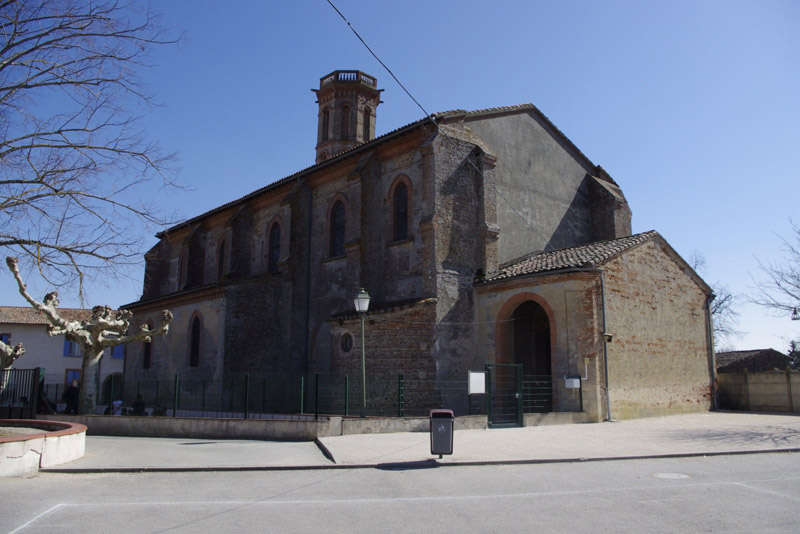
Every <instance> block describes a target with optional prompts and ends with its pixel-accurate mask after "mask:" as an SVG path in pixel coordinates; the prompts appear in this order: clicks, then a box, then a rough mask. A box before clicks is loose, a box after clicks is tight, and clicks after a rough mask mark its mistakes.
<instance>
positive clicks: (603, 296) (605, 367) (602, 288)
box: [598, 269, 611, 421]
mask: <svg viewBox="0 0 800 534" xmlns="http://www.w3.org/2000/svg"><path fill="white" fill-rule="evenodd" d="M598 272H599V273H600V302H601V306H602V308H603V333H602V334H601V336H602V338H603V371H604V372H603V374H604V375H605V386H606V411H607V412H608V421H611V392H610V391H609V389H608V340H606V336H605V334H606V332H608V330H607V329H606V287H605V283H604V282H603V270H602V269H598Z"/></svg>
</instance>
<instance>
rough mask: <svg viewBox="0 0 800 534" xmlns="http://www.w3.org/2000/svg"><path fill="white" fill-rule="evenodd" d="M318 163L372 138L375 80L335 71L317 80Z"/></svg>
mask: <svg viewBox="0 0 800 534" xmlns="http://www.w3.org/2000/svg"><path fill="white" fill-rule="evenodd" d="M312 91H314V93H316V95H317V104H319V118H318V122H317V160H316V161H317V163H320V162H322V161H325V160H326V159H328V158H330V157H333V156H335V155H336V154H338V153H340V152H343V151H345V150H347V149H349V148H353V147H354V146H356V145H360V144H361V143H364V142H366V141H371V140H372V139H374V138H375V118H376V114H375V110H376V109H377V107H378V104H380V103H381V92H382V91H383V89H378V80H376V79H375V78H373V77H372V76H370V75H369V74H364V73H363V72H361V71H359V70H337V71H334V72H332V73H330V74H328V75H327V76H323V77H322V78H320V80H319V89H312Z"/></svg>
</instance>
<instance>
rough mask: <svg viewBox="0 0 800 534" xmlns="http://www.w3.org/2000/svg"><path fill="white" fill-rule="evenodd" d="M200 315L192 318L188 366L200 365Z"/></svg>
mask: <svg viewBox="0 0 800 534" xmlns="http://www.w3.org/2000/svg"><path fill="white" fill-rule="evenodd" d="M201 332H202V326H201V325H200V317H195V318H194V319H192V330H191V333H190V338H189V367H199V366H200V333H201Z"/></svg>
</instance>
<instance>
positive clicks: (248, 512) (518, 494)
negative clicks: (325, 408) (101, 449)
mask: <svg viewBox="0 0 800 534" xmlns="http://www.w3.org/2000/svg"><path fill="white" fill-rule="evenodd" d="M409 467H413V464H409ZM0 496H2V498H1V500H0V531H2V532H13V533H16V532H47V533H48V534H50V533H58V532H234V531H237V532H281V533H291V532H347V533H352V532H402V533H404V534H407V533H409V532H523V531H524V532H581V531H590V532H681V533H687V532H726V533H728V532H760V533H766V532H792V533H795V532H798V531H800V453H766V454H750V455H735V456H719V457H695V458H674V459H660V460H617V461H600V462H586V463H555V464H538V465H495V466H474V467H466V466H441V467H427V468H419V469H414V468H407V469H391V470H388V469H376V468H369V469H343V470H292V471H259V472H252V471H250V472H194V473H139V474H120V473H114V474H59V473H43V474H39V475H37V476H35V477H33V478H29V479H3V480H0Z"/></svg>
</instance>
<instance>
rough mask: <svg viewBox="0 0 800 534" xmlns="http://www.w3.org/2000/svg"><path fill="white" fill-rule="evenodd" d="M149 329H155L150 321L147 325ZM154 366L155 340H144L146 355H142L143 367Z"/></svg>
mask: <svg viewBox="0 0 800 534" xmlns="http://www.w3.org/2000/svg"><path fill="white" fill-rule="evenodd" d="M145 326H147V329H148V330H152V329H153V325H152V324H150V323H149V322H148V323H147V324H146V325H145ZM152 366H153V342H152V341H145V342H144V355H143V356H142V369H150V368H151V367H152Z"/></svg>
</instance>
